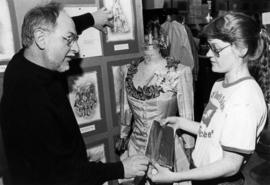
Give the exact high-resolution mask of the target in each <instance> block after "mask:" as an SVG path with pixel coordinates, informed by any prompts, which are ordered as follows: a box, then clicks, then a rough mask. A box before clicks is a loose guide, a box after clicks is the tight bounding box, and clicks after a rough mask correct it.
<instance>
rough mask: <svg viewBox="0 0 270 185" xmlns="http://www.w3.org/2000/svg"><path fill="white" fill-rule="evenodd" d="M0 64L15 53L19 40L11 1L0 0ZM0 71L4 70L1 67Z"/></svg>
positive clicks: (4, 62)
mask: <svg viewBox="0 0 270 185" xmlns="http://www.w3.org/2000/svg"><path fill="white" fill-rule="evenodd" d="M0 7H1V11H0V32H1V34H0V64H6V63H7V62H8V61H9V60H10V59H11V58H12V56H13V55H14V54H15V49H16V48H18V45H19V44H17V42H18V40H19V38H18V35H16V34H15V33H16V32H15V30H16V31H17V26H16V24H14V23H16V22H17V21H16V19H15V17H16V16H15V9H14V5H13V2H12V1H9V0H0ZM0 72H4V69H3V68H1V71H0Z"/></svg>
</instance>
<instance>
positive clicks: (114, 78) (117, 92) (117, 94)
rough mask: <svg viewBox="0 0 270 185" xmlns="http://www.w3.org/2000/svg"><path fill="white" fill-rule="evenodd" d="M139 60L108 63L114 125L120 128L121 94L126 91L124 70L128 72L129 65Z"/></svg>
mask: <svg viewBox="0 0 270 185" xmlns="http://www.w3.org/2000/svg"><path fill="white" fill-rule="evenodd" d="M134 60H139V58H132V59H124V60H119V61H112V62H109V63H108V66H107V67H108V75H109V84H110V89H111V91H110V96H111V106H112V108H111V109H112V115H113V125H114V126H119V122H120V98H121V93H122V92H123V91H124V90H125V89H123V83H124V80H125V79H124V76H123V73H124V71H123V70H127V68H128V66H129V64H130V63H131V62H132V61H134Z"/></svg>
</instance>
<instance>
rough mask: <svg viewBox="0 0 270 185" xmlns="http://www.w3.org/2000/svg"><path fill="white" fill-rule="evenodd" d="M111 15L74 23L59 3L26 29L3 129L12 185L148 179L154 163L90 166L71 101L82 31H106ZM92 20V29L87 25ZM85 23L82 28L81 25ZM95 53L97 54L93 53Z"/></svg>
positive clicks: (3, 108) (39, 12) (39, 11)
mask: <svg viewBox="0 0 270 185" xmlns="http://www.w3.org/2000/svg"><path fill="white" fill-rule="evenodd" d="M106 14H107V12H106V10H104V9H103V12H102V11H99V12H96V13H94V14H93V15H91V14H88V15H87V16H79V17H75V18H74V19H73V20H74V21H75V24H74V21H73V20H72V19H71V18H70V17H69V16H68V15H67V14H66V13H65V12H64V11H63V9H62V7H61V5H60V4H58V3H49V4H46V5H43V6H38V7H35V8H33V9H31V10H30V11H29V12H28V13H27V14H26V16H25V18H24V22H23V26H22V43H23V49H22V50H20V51H19V52H18V53H17V54H15V56H14V57H13V58H12V60H11V61H10V62H9V64H8V67H7V69H6V72H5V76H4V90H3V97H2V101H1V104H0V119H1V120H0V123H1V126H2V131H3V140H4V146H5V149H6V156H7V160H8V165H9V178H5V183H6V184H20V185H21V184H27V185H29V184H49V185H52V184H66V185H68V184H76V185H80V184H91V185H95V184H102V183H103V182H104V181H108V180H112V179H117V178H124V177H125V178H131V177H135V176H142V175H144V174H145V171H146V170H147V165H148V159H147V158H146V157H144V156H132V157H130V158H128V159H126V160H124V161H119V162H115V163H101V162H98V163H95V162H89V161H88V159H87V155H86V148H85V145H84V142H83V139H82V136H81V133H80V130H79V127H78V124H77V122H76V119H75V117H74V114H73V112H72V109H71V106H70V104H69V101H68V99H67V96H66V91H65V85H66V84H65V83H66V81H65V78H64V76H63V74H62V73H61V72H64V71H66V70H68V69H69V61H70V60H71V59H72V58H73V57H75V55H76V54H77V53H78V52H79V47H78V44H77V38H78V36H77V32H76V28H77V29H78V31H79V32H80V31H81V30H80V29H84V28H85V27H87V25H81V24H82V23H84V24H88V25H89V26H90V25H92V26H95V27H97V28H102V27H103V26H104V24H105V23H106V20H107V18H109V17H110V16H108V17H106ZM87 17H88V23H85V22H87ZM76 23H79V24H76ZM89 49H91V48H89Z"/></svg>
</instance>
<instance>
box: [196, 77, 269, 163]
mask: <svg viewBox="0 0 270 185" xmlns="http://www.w3.org/2000/svg"><path fill="white" fill-rule="evenodd" d="M266 117H267V107H266V103H265V101H264V96H263V93H262V90H261V88H260V87H259V85H258V84H257V82H256V81H255V80H254V79H253V78H252V77H246V78H242V79H240V80H238V81H236V82H234V83H231V84H226V85H225V84H224V81H217V82H216V83H215V84H214V86H213V88H212V91H211V95H210V100H209V103H208V104H207V106H206V108H205V110H204V113H203V117H202V121H201V123H200V128H199V133H198V135H197V141H196V145H195V149H194V152H193V153H192V158H193V161H194V164H195V166H196V167H200V166H205V165H208V164H209V163H213V162H215V161H217V160H219V159H222V158H223V151H224V150H225V151H231V152H237V153H242V154H251V153H253V152H254V150H255V145H256V142H257V141H258V137H259V134H260V132H261V131H262V129H263V127H264V125H265V122H266Z"/></svg>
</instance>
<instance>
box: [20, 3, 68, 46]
mask: <svg viewBox="0 0 270 185" xmlns="http://www.w3.org/2000/svg"><path fill="white" fill-rule="evenodd" d="M61 10H63V7H62V5H61V4H60V3H56V2H50V3H48V4H45V5H39V6H36V7H34V8H32V9H31V10H29V11H28V12H27V13H26V15H25V16H24V20H23V25H22V34H21V36H22V45H23V47H29V46H31V45H32V44H33V41H34V32H35V30H36V29H44V30H47V29H48V28H54V27H55V25H56V20H57V18H58V16H59V13H60V11H61Z"/></svg>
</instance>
